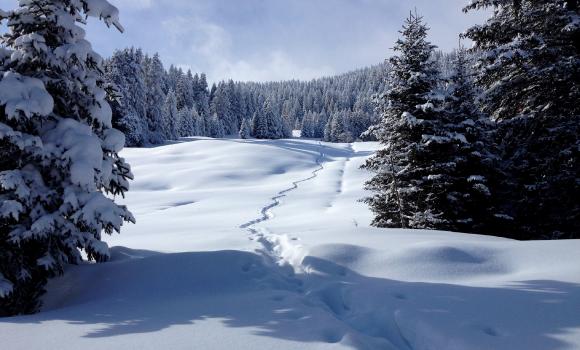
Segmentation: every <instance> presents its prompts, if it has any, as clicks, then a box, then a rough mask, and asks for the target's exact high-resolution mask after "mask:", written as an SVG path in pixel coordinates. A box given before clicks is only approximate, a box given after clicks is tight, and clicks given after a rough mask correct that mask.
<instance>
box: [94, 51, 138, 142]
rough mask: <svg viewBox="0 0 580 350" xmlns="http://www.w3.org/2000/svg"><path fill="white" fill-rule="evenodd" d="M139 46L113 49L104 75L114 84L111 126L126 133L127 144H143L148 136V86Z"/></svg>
mask: <svg viewBox="0 0 580 350" xmlns="http://www.w3.org/2000/svg"><path fill="white" fill-rule="evenodd" d="M142 63H143V54H142V52H141V50H135V49H133V48H131V49H124V50H118V51H115V53H114V54H113V56H112V57H111V58H110V59H109V60H108V61H107V62H106V64H105V77H106V79H107V81H108V82H109V83H112V84H114V88H115V95H116V98H115V99H114V100H113V101H112V103H111V107H112V109H113V126H114V127H115V128H116V129H118V130H120V131H122V132H123V133H124V134H125V143H126V145H127V146H131V147H132V146H143V145H145V144H147V143H148V142H149V140H148V139H147V135H148V133H147V131H148V128H149V127H148V125H147V118H146V115H147V103H146V102H147V87H146V86H145V71H144V65H143V64H142Z"/></svg>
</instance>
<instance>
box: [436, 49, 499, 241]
mask: <svg viewBox="0 0 580 350" xmlns="http://www.w3.org/2000/svg"><path fill="white" fill-rule="evenodd" d="M470 65H471V62H470V60H469V59H468V57H467V52H466V50H465V49H463V48H460V49H459V50H458V51H457V53H456V55H455V58H454V59H453V60H451V61H450V62H449V67H447V68H446V70H447V71H448V73H447V74H448V75H449V77H448V78H447V80H446V82H447V86H446V91H445V101H444V106H443V109H444V113H443V117H444V120H443V123H442V125H441V131H442V132H441V134H442V135H447V136H452V138H453V139H454V140H455V142H454V145H453V152H452V153H450V154H449V159H448V162H450V163H453V164H454V169H453V172H452V173H450V174H449V175H448V182H449V186H448V188H447V190H446V199H447V202H446V205H445V206H444V207H443V208H442V209H443V210H444V217H445V218H446V219H447V220H448V222H449V229H451V230H454V231H460V232H471V233H485V234H490V233H499V227H498V226H504V225H505V224H507V223H506V222H499V221H500V218H502V217H503V216H504V214H503V213H501V212H498V211H497V210H496V208H495V205H494V196H493V195H494V193H493V191H494V189H495V181H496V180H497V178H498V173H497V172H496V171H495V168H496V167H497V156H496V153H497V152H496V150H495V148H494V145H493V142H492V138H491V136H490V135H491V132H492V130H493V129H492V127H493V123H492V122H491V120H490V119H489V118H488V117H487V116H485V115H484V114H483V113H481V112H480V111H479V109H478V107H477V106H476V103H475V101H476V93H475V91H474V85H473V77H472V73H471V69H470Z"/></svg>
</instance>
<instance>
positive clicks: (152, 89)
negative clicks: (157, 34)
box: [145, 54, 167, 144]
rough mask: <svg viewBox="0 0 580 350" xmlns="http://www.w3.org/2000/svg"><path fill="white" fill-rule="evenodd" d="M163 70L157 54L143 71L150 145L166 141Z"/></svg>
mask: <svg viewBox="0 0 580 350" xmlns="http://www.w3.org/2000/svg"><path fill="white" fill-rule="evenodd" d="M164 80H165V70H164V69H163V64H162V63H161V59H160V58H159V55H158V54H155V55H153V57H152V58H151V63H150V64H149V66H148V67H146V70H145V82H146V85H147V125H148V128H149V130H148V141H149V143H151V144H159V143H162V142H163V141H164V140H165V139H166V137H165V136H166V135H165V134H164V132H166V130H167V126H166V125H164V123H165V122H166V119H164V116H163V105H164V103H165V99H166V95H165V92H164V85H165V84H164Z"/></svg>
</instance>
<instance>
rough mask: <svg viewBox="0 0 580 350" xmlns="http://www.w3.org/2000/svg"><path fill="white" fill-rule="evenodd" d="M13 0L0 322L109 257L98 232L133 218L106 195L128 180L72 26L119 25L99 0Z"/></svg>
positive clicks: (4, 118)
mask: <svg viewBox="0 0 580 350" xmlns="http://www.w3.org/2000/svg"><path fill="white" fill-rule="evenodd" d="M94 4H95V3H94V2H93V1H88V0H60V1H59V0H50V1H49V0H37V1H21V2H20V6H19V8H18V9H17V10H14V11H8V12H5V11H0V19H1V20H2V21H4V20H7V26H8V28H9V31H8V32H7V33H6V34H4V35H3V36H2V38H1V42H2V46H3V48H2V49H0V76H1V78H0V145H1V147H0V152H1V153H2V157H1V158H2V161H1V163H0V203H1V205H0V252H1V254H0V316H1V315H13V314H21V313H29V312H34V311H36V310H37V309H38V307H39V296H40V295H41V294H42V293H43V292H44V286H45V284H46V281H47V278H49V277H51V276H54V275H57V274H59V273H62V270H63V267H64V265H65V264H67V263H79V262H81V260H82V255H81V250H82V251H84V252H85V253H86V257H87V258H88V259H89V260H94V261H105V260H107V258H108V257H109V252H108V247H107V244H106V243H104V242H102V241H101V234H102V232H103V231H104V232H105V233H108V234H110V233H112V232H113V231H119V230H120V228H121V225H122V223H123V221H133V217H132V216H131V214H130V213H129V211H128V210H127V208H125V207H124V206H120V205H117V204H116V203H115V202H114V201H113V200H112V199H111V197H112V196H116V195H123V193H124V192H125V191H127V190H128V180H129V179H130V178H131V177H132V175H131V172H130V169H129V166H128V165H127V164H126V163H125V161H124V160H123V159H122V158H120V157H119V156H118V152H119V151H120V150H121V149H122V148H123V144H124V137H123V134H122V133H121V132H119V131H117V130H115V129H113V128H112V125H111V109H110V106H109V104H108V103H107V101H106V99H105V98H106V96H107V93H110V92H111V91H110V90H109V91H107V90H105V87H106V84H105V81H104V79H103V71H102V59H101V57H100V56H99V55H98V54H96V53H95V52H94V51H93V50H92V49H91V47H90V44H89V42H88V41H87V40H86V39H85V37H84V30H83V29H82V28H81V27H80V26H79V25H78V24H79V23H84V19H85V16H87V15H89V16H94V17H98V18H101V19H102V20H103V21H104V22H105V23H106V24H107V25H114V26H115V27H117V28H118V29H120V30H121V29H122V27H121V25H120V24H119V23H118V11H117V9H116V8H115V7H113V6H111V5H110V4H109V3H107V2H106V1H100V2H98V3H97V5H98V6H93V5H94Z"/></svg>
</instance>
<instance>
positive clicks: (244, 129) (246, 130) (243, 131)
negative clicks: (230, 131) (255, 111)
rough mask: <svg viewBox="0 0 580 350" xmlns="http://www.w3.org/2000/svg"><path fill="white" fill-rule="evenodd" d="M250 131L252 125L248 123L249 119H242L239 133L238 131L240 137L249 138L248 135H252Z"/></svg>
mask: <svg viewBox="0 0 580 350" xmlns="http://www.w3.org/2000/svg"><path fill="white" fill-rule="evenodd" d="M251 131H252V126H251V124H250V120H249V119H244V120H243V121H242V126H241V127H240V133H239V134H240V138H241V139H249V138H250V137H252V135H251Z"/></svg>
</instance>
